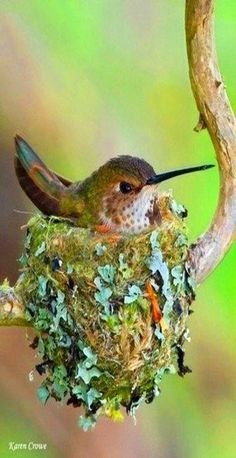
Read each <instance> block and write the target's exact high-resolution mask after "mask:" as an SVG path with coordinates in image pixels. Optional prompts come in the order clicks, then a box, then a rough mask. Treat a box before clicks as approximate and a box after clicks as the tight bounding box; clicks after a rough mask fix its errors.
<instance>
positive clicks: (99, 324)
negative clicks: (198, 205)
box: [17, 195, 194, 430]
mask: <svg viewBox="0 0 236 458" xmlns="http://www.w3.org/2000/svg"><path fill="white" fill-rule="evenodd" d="M160 212H161V217H162V223H161V225H160V226H158V227H157V228H156V229H155V230H154V231H149V232H146V233H142V234H139V235H132V236H128V235H123V236H122V237H120V239H119V240H117V239H116V238H115V237H112V236H109V235H106V236H105V235H100V234H96V233H94V232H92V231H90V230H87V229H81V228H78V227H75V226H73V225H72V224H71V223H69V222H68V221H65V220H63V219H57V218H46V217H43V216H39V215H38V216H35V217H34V218H32V219H31V220H30V221H29V224H28V229H27V236H26V239H25V251H24V253H23V255H22V257H21V264H22V275H21V277H20V279H19V282H18V285H17V293H18V294H19V295H20V296H21V297H22V300H23V303H25V304H27V305H26V310H27V316H28V318H29V320H33V322H34V326H35V329H36V330H37V331H38V332H37V336H36V337H35V339H34V341H33V343H32V344H31V346H32V347H33V348H37V351H38V356H39V358H40V362H39V364H37V366H36V369H37V371H38V372H39V373H40V374H44V380H43V382H42V384H41V386H40V387H39V389H38V396H39V398H40V399H41V401H42V402H43V403H46V401H47V400H48V398H49V397H50V396H51V397H53V398H55V399H56V400H59V401H61V400H64V399H65V400H66V401H67V404H72V405H74V406H80V405H82V406H83V407H84V414H83V416H82V417H80V425H81V426H82V427H83V428H84V429H85V430H86V429H88V428H89V427H91V426H94V425H95V423H96V419H97V417H98V416H99V415H102V414H105V415H107V416H109V417H111V418H113V419H116V420H119V419H121V417H122V413H121V410H120V408H121V406H124V407H125V408H126V410H127V412H128V413H129V414H132V415H133V414H134V413H135V410H136V409H137V407H138V406H139V404H140V402H141V401H143V400H144V401H146V402H147V403H149V402H151V401H152V400H153V399H154V397H155V396H157V395H158V394H159V383H160V380H161V378H162V376H163V374H164V373H168V372H176V371H177V372H178V373H179V374H180V375H183V374H184V373H185V372H187V371H189V369H188V368H187V367H185V366H184V364H183V356H184V350H183V344H184V341H185V340H186V339H187V338H188V330H187V327H186V322H187V318H188V315H189V305H190V303H191V301H192V299H193V297H194V292H193V279H192V278H191V277H190V276H189V273H188V270H187V268H186V258H187V252H188V242H187V237H186V229H185V225H184V223H183V216H184V214H185V211H184V208H183V207H182V206H179V205H177V204H176V202H175V201H174V200H173V199H172V197H171V196H170V195H164V196H162V198H161V199H160ZM148 280H151V283H152V285H153V288H154V289H155V292H156V295H157V298H158V302H159V305H160V309H161V311H162V314H163V318H164V322H165V324H166V326H165V328H164V327H163V328H161V326H160V324H157V323H154V322H153V317H152V307H151V304H150V300H149V298H148V296H147V293H146V284H147V281H148Z"/></svg>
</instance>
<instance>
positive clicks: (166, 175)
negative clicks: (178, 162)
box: [146, 164, 215, 185]
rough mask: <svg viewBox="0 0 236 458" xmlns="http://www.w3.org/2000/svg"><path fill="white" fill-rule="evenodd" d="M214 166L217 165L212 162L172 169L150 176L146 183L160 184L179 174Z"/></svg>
mask: <svg viewBox="0 0 236 458" xmlns="http://www.w3.org/2000/svg"><path fill="white" fill-rule="evenodd" d="M212 167H215V166H214V165H212V164H208V165H200V166H197V167H188V168H186V169H179V170H171V171H170V172H164V173H160V174H158V175H153V176H152V177H150V178H149V179H148V180H147V182H146V184H147V185H152V184H158V183H161V182H162V181H165V180H169V179H170V178H174V177H177V176H178V175H185V173H192V172H199V171H201V170H207V169H211V168H212Z"/></svg>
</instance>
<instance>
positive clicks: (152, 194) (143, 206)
mask: <svg viewBox="0 0 236 458" xmlns="http://www.w3.org/2000/svg"><path fill="white" fill-rule="evenodd" d="M99 216H100V220H101V223H102V224H105V225H106V226H108V227H109V228H110V229H111V230H112V231H117V232H128V233H133V234H137V233H139V232H142V231H144V230H147V229H149V228H150V227H155V226H157V225H158V224H160V222H161V215H160V211H159V206H158V192H157V188H156V187H146V186H145V187H143V188H142V189H141V190H140V191H139V192H138V193H135V192H134V193H131V194H130V195H129V196H127V195H122V194H120V195H117V191H116V189H114V191H113V192H111V193H110V194H109V195H108V196H105V197H104V198H103V205H102V211H101V212H100V215H99Z"/></svg>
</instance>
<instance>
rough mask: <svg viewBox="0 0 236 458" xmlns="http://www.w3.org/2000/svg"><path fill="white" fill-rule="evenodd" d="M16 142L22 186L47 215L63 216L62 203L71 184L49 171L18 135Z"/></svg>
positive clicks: (16, 162) (18, 169)
mask: <svg viewBox="0 0 236 458" xmlns="http://www.w3.org/2000/svg"><path fill="white" fill-rule="evenodd" d="M15 142H16V155H15V171H16V176H17V178H18V181H19V183H20V186H21V187H22V189H23V190H24V191H25V193H26V194H27V196H28V197H29V198H30V199H31V201H32V202H33V203H34V204H35V205H36V207H38V208H39V210H41V211H42V212H43V213H44V214H45V215H56V216H63V213H62V210H61V206H60V201H61V198H62V196H63V194H64V193H65V190H66V189H67V188H68V187H69V186H70V185H71V182H70V181H69V180H67V179H66V178H64V177H61V176H60V175H57V174H55V173H54V172H52V171H51V170H49V169H48V168H47V167H46V165H45V164H44V163H43V162H42V160H41V159H40V158H39V157H38V155H37V154H36V153H35V152H34V151H33V150H32V148H31V147H30V146H29V145H28V143H27V142H26V141H25V140H23V138H21V137H19V136H18V135H17V136H16V138H15Z"/></svg>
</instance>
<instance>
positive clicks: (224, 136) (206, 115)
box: [186, 0, 236, 284]
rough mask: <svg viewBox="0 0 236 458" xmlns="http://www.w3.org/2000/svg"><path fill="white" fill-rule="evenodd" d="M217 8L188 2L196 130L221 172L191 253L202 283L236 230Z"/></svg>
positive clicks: (232, 133) (234, 127)
mask: <svg viewBox="0 0 236 458" xmlns="http://www.w3.org/2000/svg"><path fill="white" fill-rule="evenodd" d="M214 6H215V1H214V0H186V42H187V54H188V62H189V75H190V81H191V86H192V91H193V94H194V97H195V100H196V104H197V108H198V111H199V114H200V116H199V122H198V125H197V128H196V129H195V130H197V131H199V130H201V129H202V128H204V127H206V128H207V129H208V132H209V134H210V137H211V140H212V143H213V145H214V148H215V153H216V158H217V162H218V166H219V173H220V191H219V201H218V206H217V209H216V212H215V216H214V218H213V221H212V223H211V225H210V227H209V229H208V230H207V232H206V233H205V234H203V235H202V236H201V237H200V238H199V240H197V242H196V243H195V244H194V245H193V246H192V249H191V252H190V264H191V267H192V269H193V270H194V271H195V275H196V280H197V283H198V284H199V283H201V282H202V281H203V280H204V279H205V278H206V277H207V276H208V275H209V274H210V273H211V272H212V271H213V269H214V268H215V267H216V266H217V264H218V263H219V262H220V261H221V259H222V258H223V257H224V255H225V253H226V252H227V250H228V249H229V247H230V246H231V244H232V242H233V240H234V238H235V230H236V121H235V116H234V113H233V111H232V108H231V106H230V102H229V99H228V97H227V93H226V90H225V86H224V82H223V80H222V76H221V74H220V70H219V67H218V63H217V55H216V48H215V38H214Z"/></svg>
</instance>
